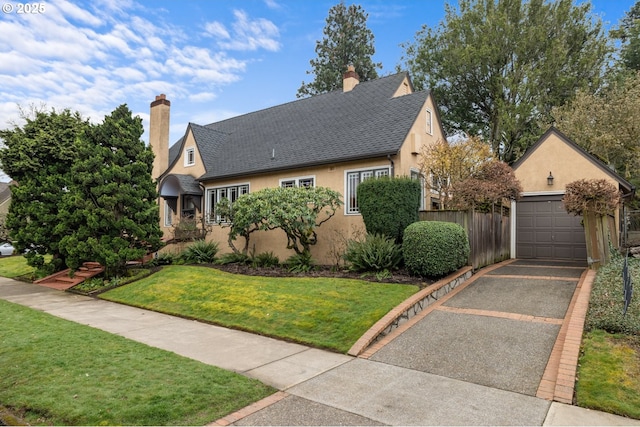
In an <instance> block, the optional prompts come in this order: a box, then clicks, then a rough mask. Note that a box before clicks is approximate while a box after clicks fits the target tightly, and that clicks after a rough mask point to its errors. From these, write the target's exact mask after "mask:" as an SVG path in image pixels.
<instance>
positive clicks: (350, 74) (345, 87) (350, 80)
mask: <svg viewBox="0 0 640 427" xmlns="http://www.w3.org/2000/svg"><path fill="white" fill-rule="evenodd" d="M358 83H360V76H358V73H356V69H355V67H354V66H353V65H349V66H348V67H347V72H346V73H344V74H343V75H342V92H350V91H351V89H353V88H354V87H356V85H357V84H358Z"/></svg>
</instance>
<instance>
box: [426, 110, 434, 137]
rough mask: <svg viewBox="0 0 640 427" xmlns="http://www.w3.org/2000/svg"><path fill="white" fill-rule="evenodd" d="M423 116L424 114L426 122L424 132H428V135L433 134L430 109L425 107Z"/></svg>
mask: <svg viewBox="0 0 640 427" xmlns="http://www.w3.org/2000/svg"><path fill="white" fill-rule="evenodd" d="M425 116H426V118H427V119H426V122H425V129H424V130H425V132H426V133H428V134H429V135H433V127H432V123H433V122H432V119H433V114H432V113H431V110H430V109H428V108H427V109H426V110H425Z"/></svg>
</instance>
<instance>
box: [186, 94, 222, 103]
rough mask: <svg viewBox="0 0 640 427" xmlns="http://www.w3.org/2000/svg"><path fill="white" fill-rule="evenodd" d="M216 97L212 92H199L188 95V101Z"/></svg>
mask: <svg viewBox="0 0 640 427" xmlns="http://www.w3.org/2000/svg"><path fill="white" fill-rule="evenodd" d="M214 99H216V94H215V93H213V92H199V93H193V94H190V95H189V101H190V102H206V101H212V100H214Z"/></svg>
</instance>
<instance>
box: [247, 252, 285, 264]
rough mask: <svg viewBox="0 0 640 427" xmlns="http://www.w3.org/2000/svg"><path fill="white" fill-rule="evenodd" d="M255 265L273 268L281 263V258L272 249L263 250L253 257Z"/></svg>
mask: <svg viewBox="0 0 640 427" xmlns="http://www.w3.org/2000/svg"><path fill="white" fill-rule="evenodd" d="M252 265H253V266H254V267H264V268H272V267H277V266H279V265H280V259H279V258H278V257H277V256H276V255H275V254H274V253H273V252H271V251H269V252H262V253H259V254H258V255H256V256H255V257H253V261H252Z"/></svg>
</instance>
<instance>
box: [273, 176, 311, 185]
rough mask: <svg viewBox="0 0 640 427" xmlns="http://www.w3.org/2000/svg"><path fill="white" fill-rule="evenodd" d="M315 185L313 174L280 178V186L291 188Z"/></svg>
mask: <svg viewBox="0 0 640 427" xmlns="http://www.w3.org/2000/svg"><path fill="white" fill-rule="evenodd" d="M315 186H316V178H315V177H313V176H305V177H301V178H287V179H281V180H280V187H282V188H291V187H306V188H311V187H315Z"/></svg>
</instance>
